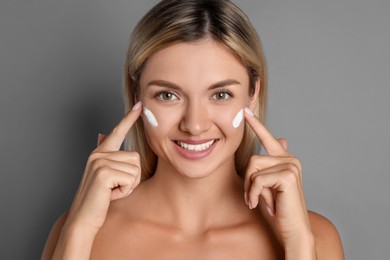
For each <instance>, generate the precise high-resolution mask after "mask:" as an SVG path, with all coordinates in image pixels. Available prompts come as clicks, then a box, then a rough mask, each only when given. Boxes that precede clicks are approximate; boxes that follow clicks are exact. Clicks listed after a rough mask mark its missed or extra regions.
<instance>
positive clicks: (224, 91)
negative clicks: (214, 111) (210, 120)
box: [212, 89, 234, 102]
mask: <svg viewBox="0 0 390 260" xmlns="http://www.w3.org/2000/svg"><path fill="white" fill-rule="evenodd" d="M219 94H227V95H228V98H223V99H217V98H215V97H216V96H217V95H219ZM232 97H234V95H233V93H232V92H231V91H229V90H227V89H224V90H219V91H218V92H215V93H214V94H213V95H212V99H214V100H217V101H222V102H223V101H227V100H228V99H230V98H232Z"/></svg>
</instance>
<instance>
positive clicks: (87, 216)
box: [42, 103, 142, 260]
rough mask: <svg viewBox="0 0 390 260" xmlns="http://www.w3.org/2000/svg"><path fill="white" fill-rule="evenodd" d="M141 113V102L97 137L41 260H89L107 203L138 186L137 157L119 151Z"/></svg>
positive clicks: (107, 206)
mask: <svg viewBox="0 0 390 260" xmlns="http://www.w3.org/2000/svg"><path fill="white" fill-rule="evenodd" d="M141 111H142V109H141V103H137V105H136V106H134V108H133V109H132V110H131V111H130V112H129V113H127V114H126V116H125V117H124V118H123V119H122V120H121V122H120V123H119V124H118V125H117V126H116V127H115V128H114V130H113V131H112V132H111V133H110V135H108V136H107V137H105V138H104V140H101V139H102V138H99V141H98V143H99V144H98V147H97V148H96V149H95V150H94V151H93V152H92V153H91V155H90V156H89V158H88V161H87V165H86V168H85V172H84V176H83V178H82V180H81V183H80V186H79V189H78V191H77V194H76V196H75V198H74V200H73V203H72V206H71V208H70V210H69V213H67V214H64V215H63V216H62V217H60V218H59V219H58V220H57V222H56V223H55V224H54V226H53V228H52V230H51V232H50V235H49V238H48V240H47V242H46V245H45V249H44V251H43V255H42V259H66V260H68V259H77V260H82V259H89V256H90V253H91V250H92V246H93V241H94V239H95V236H96V234H97V233H98V231H99V230H100V228H101V227H102V226H103V223H104V221H105V219H106V215H107V211H108V208H109V205H110V203H111V201H113V200H117V199H121V198H124V197H126V196H128V195H129V194H130V193H131V191H132V190H133V189H135V188H136V187H137V185H138V184H139V183H140V180H141V164H140V158H139V154H138V153H136V152H128V151H120V147H121V144H122V143H123V140H124V139H125V137H126V135H127V133H128V131H129V130H130V128H131V127H132V125H133V124H134V123H135V121H136V120H137V119H138V117H139V116H140V114H141ZM100 142H101V144H100Z"/></svg>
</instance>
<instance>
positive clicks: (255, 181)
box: [251, 174, 261, 185]
mask: <svg viewBox="0 0 390 260" xmlns="http://www.w3.org/2000/svg"><path fill="white" fill-rule="evenodd" d="M251 181H252V185H260V184H261V177H260V174H252V176H251Z"/></svg>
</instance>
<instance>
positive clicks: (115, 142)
mask: <svg viewBox="0 0 390 260" xmlns="http://www.w3.org/2000/svg"><path fill="white" fill-rule="evenodd" d="M141 106H142V104H141V102H138V103H137V104H135V105H134V107H133V108H132V109H131V110H130V111H129V112H128V113H127V114H126V115H125V116H124V117H123V118H122V120H121V121H120V122H119V124H117V125H116V127H115V128H114V129H113V130H112V131H111V133H110V134H109V135H108V136H107V137H106V138H105V139H104V141H103V142H102V143H101V144H100V146H98V148H96V150H98V151H102V152H107V151H109V152H112V151H119V149H120V147H121V145H122V143H123V141H124V140H125V138H126V135H127V133H128V132H129V130H130V128H131V127H132V126H133V125H134V123H135V122H136V121H137V119H138V117H139V116H140V115H141V110H142V109H140V108H141Z"/></svg>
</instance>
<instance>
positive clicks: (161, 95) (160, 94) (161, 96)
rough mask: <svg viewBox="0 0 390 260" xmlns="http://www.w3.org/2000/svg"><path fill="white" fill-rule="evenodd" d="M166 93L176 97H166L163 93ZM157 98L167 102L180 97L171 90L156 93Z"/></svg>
mask: <svg viewBox="0 0 390 260" xmlns="http://www.w3.org/2000/svg"><path fill="white" fill-rule="evenodd" d="M164 94H165V95H166V94H169V95H172V97H175V99H164V98H163V95H164ZM154 96H155V97H156V98H157V99H159V100H161V101H165V102H168V101H172V100H176V99H178V97H177V95H176V94H175V93H173V92H171V91H160V92H157V93H156V94H155V95H154Z"/></svg>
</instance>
